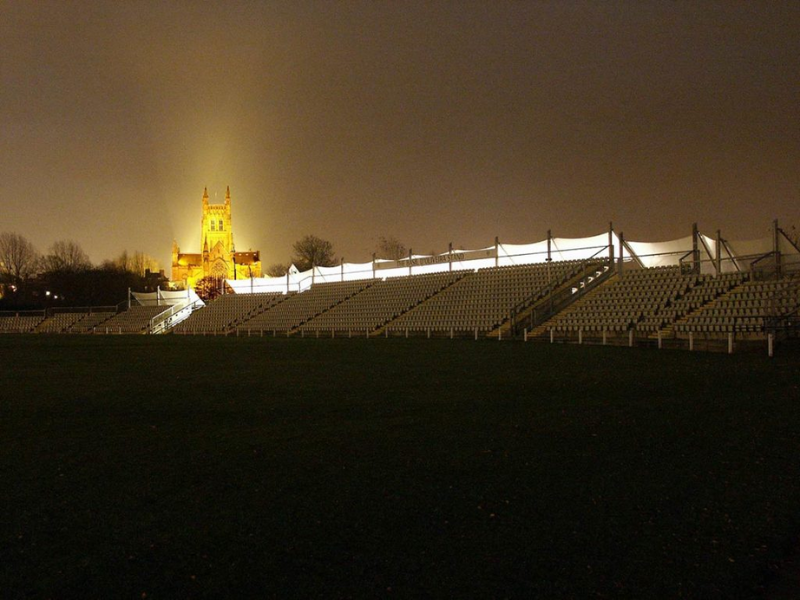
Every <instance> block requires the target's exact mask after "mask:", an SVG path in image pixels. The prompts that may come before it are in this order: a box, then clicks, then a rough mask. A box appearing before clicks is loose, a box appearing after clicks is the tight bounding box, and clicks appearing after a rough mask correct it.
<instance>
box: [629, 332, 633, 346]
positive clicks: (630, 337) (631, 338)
mask: <svg viewBox="0 0 800 600" xmlns="http://www.w3.org/2000/svg"><path fill="white" fill-rule="evenodd" d="M628 347H629V348H633V329H628Z"/></svg>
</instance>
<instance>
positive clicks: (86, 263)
mask: <svg viewBox="0 0 800 600" xmlns="http://www.w3.org/2000/svg"><path fill="white" fill-rule="evenodd" d="M42 263H43V268H44V270H45V271H50V272H67V273H77V272H80V271H85V270H86V269H89V268H91V266H92V263H91V261H90V260H89V256H88V255H87V254H86V252H84V251H83V248H81V247H80V245H79V244H78V243H77V242H73V241H72V240H60V241H58V242H55V243H54V244H53V245H52V246H50V253H49V254H48V255H47V256H45V257H44V259H43V260H42Z"/></svg>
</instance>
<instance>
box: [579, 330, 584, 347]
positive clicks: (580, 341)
mask: <svg viewBox="0 0 800 600" xmlns="http://www.w3.org/2000/svg"><path fill="white" fill-rule="evenodd" d="M578 344H579V345H580V344H583V327H578Z"/></svg>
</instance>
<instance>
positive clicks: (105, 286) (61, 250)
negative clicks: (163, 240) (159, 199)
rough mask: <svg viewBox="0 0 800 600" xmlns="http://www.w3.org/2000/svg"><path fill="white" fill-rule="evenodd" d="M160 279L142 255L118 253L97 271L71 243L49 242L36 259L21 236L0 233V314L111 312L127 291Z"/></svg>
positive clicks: (34, 251) (155, 265) (144, 288)
mask: <svg viewBox="0 0 800 600" xmlns="http://www.w3.org/2000/svg"><path fill="white" fill-rule="evenodd" d="M161 281H163V277H162V276H161V275H160V273H159V271H158V263H157V262H156V261H155V259H153V258H152V257H151V256H148V255H147V254H145V253H144V252H140V251H136V252H132V253H131V252H128V251H127V250H126V251H123V252H121V253H120V254H119V255H118V256H116V257H115V258H113V259H108V260H104V261H103V262H101V263H100V264H99V265H94V264H92V262H91V260H89V256H88V255H87V254H86V252H85V251H84V250H83V248H82V247H81V246H80V244H78V243H77V242H75V241H72V240H59V241H57V242H54V243H53V244H52V245H51V246H50V247H49V248H48V251H47V252H46V253H44V254H42V253H40V252H39V251H38V250H37V249H36V247H35V246H34V245H33V244H32V243H31V242H30V241H29V240H28V239H27V238H25V237H24V236H22V235H20V234H18V233H13V232H3V233H0V310H25V309H41V308H50V307H56V306H111V305H115V304H117V303H119V302H121V301H122V300H124V299H125V298H126V297H127V292H128V288H131V289H135V290H137V291H150V288H153V289H155V287H156V286H157V285H159V283H160V282H161Z"/></svg>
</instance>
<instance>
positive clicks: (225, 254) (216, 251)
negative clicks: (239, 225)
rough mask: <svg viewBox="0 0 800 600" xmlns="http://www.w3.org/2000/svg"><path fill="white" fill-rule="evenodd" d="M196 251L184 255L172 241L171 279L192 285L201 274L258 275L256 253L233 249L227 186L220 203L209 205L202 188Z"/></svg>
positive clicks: (238, 276) (214, 275) (229, 191)
mask: <svg viewBox="0 0 800 600" xmlns="http://www.w3.org/2000/svg"><path fill="white" fill-rule="evenodd" d="M200 249H201V251H200V253H199V254H186V253H182V252H181V251H180V248H179V247H178V244H177V242H175V241H173V243H172V282H173V283H174V284H180V283H182V282H184V281H185V282H187V283H188V284H189V285H190V286H192V287H194V286H195V283H196V282H197V281H198V280H199V279H202V278H203V277H214V278H215V279H248V278H250V277H261V261H260V256H259V252H258V251H257V250H256V251H252V250H250V251H248V252H236V249H235V247H234V244H233V226H232V222H231V188H230V186H228V188H227V189H226V190H225V203H224V204H210V203H209V201H208V188H205V189H203V217H202V219H201V222H200Z"/></svg>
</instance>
